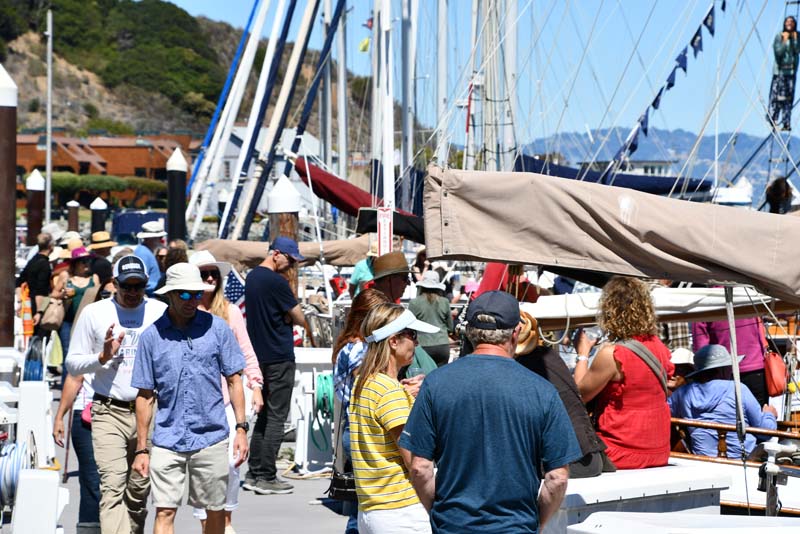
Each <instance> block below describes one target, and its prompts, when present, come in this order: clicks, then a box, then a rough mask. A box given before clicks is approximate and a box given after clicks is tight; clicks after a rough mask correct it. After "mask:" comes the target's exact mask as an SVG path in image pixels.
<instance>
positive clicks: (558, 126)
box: [555, 0, 605, 131]
mask: <svg viewBox="0 0 800 534" xmlns="http://www.w3.org/2000/svg"><path fill="white" fill-rule="evenodd" d="M604 4H605V0H600V5H599V6H598V8H597V13H595V16H594V21H593V22H592V29H591V31H590V32H589V39H588V41H587V46H586V47H585V48H584V49H583V52H582V53H581V58H580V60H579V61H578V66H577V68H576V69H575V76H574V77H573V78H572V83H571V84H570V87H569V91H567V97H566V99H565V100H566V102H569V99H570V98H571V97H572V91H573V90H574V89H575V83H576V82H577V81H578V76H579V75H580V72H581V67H582V66H583V61H584V59H586V54H587V53H588V52H589V46H591V44H592V39H593V38H594V30H595V28H596V27H597V20H598V19H599V18H600V12H601V11H602V10H603V5H604ZM566 111H567V105H565V106H564V108H563V109H562V110H561V114H560V115H559V117H558V121H557V122H556V128H555V131H559V130H560V129H561V122H562V121H563V120H564V114H565V113H566Z"/></svg>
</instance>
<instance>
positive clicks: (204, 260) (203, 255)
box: [189, 250, 231, 280]
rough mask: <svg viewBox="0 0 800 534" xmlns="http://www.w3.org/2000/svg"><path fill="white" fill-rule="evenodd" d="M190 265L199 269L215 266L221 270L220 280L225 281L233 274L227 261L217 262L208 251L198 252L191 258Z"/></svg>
mask: <svg viewBox="0 0 800 534" xmlns="http://www.w3.org/2000/svg"><path fill="white" fill-rule="evenodd" d="M189 263H191V264H192V265H197V267H198V268H199V269H202V268H203V267H207V266H210V265H211V266H214V267H216V268H217V269H219V274H220V278H221V279H222V280H225V279H226V278H227V277H228V273H229V272H231V264H230V263H228V262H227V261H217V259H216V258H215V257H214V255H213V254H211V253H210V252H209V251H207V250H198V251H197V252H195V253H193V254H192V255H191V256H189Z"/></svg>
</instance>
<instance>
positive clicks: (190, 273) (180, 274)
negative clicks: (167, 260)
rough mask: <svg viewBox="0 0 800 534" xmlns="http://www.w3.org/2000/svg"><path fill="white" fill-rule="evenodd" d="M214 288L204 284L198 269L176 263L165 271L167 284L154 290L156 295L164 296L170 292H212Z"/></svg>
mask: <svg viewBox="0 0 800 534" xmlns="http://www.w3.org/2000/svg"><path fill="white" fill-rule="evenodd" d="M214 289H216V288H215V287H214V286H212V285H209V284H206V283H204V282H203V280H202V279H201V278H200V269H198V268H197V265H192V264H191V263H176V264H175V265H173V266H172V267H170V268H169V269H167V283H166V284H164V287H162V288H161V289H156V291H155V293H156V295H165V294H167V293H169V292H170V291H214Z"/></svg>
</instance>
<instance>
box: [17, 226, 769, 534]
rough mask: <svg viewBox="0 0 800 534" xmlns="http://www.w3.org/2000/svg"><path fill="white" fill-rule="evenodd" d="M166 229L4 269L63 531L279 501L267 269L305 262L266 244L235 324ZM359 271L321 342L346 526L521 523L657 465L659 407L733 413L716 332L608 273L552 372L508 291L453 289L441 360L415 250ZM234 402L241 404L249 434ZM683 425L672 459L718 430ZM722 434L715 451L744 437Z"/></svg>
mask: <svg viewBox="0 0 800 534" xmlns="http://www.w3.org/2000/svg"><path fill="white" fill-rule="evenodd" d="M165 235H166V234H165V232H164V230H163V227H162V226H161V225H160V223H147V224H145V225H144V226H143V228H142V232H141V233H140V234H139V238H140V240H141V243H140V244H139V245H138V246H137V247H135V248H134V249H130V248H123V249H122V250H120V251H119V252H117V254H115V255H114V256H113V257H111V254H110V253H111V250H112V248H114V247H116V248H117V249H119V247H118V246H117V243H115V242H114V241H112V240H111V238H110V236H109V235H108V233H107V232H96V233H94V234H92V236H91V240H90V242H89V243H83V241H82V240H81V238H80V236H79V235H77V234H68V233H67V234H62V235H58V234H56V235H54V234H53V233H42V234H41V235H40V236H38V240H37V245H38V247H37V250H36V252H35V255H33V256H32V257H31V260H30V261H29V262H28V265H27V266H26V267H25V269H24V270H23V271H22V273H21V275H20V283H26V284H28V286H29V289H30V291H31V304H32V305H33V307H34V317H35V322H36V323H37V329H38V328H39V326H40V325H39V319H40V318H41V317H42V316H43V312H44V311H45V310H46V308H47V306H48V304H47V300H46V299H47V298H49V299H50V301H59V302H60V303H61V305H62V306H63V307H64V310H65V312H64V317H63V321H62V323H61V325H60V328H59V329H58V334H59V336H60V338H61V343H62V346H63V347H64V353H65V355H66V358H65V361H64V373H63V375H64V380H63V386H62V387H63V390H62V397H61V402H60V405H59V408H58V411H57V414H56V417H55V422H54V428H53V435H54V438H55V440H56V442H57V443H58V444H59V445H64V441H65V427H64V421H63V420H64V417H65V416H66V415H67V414H68V413H71V414H72V415H71V417H72V424H71V438H72V446H73V449H74V451H75V454H76V456H77V457H78V461H79V462H80V471H79V482H80V489H81V494H80V495H81V498H80V510H79V523H78V532H83V533H88V532H100V531H102V532H104V533H105V532H109V533H118V532H119V533H125V534H127V533H129V532H135V533H139V532H143V531H144V525H145V520H146V517H147V514H148V500H151V501H152V505H153V507H154V508H155V532H157V533H168V532H173V531H174V521H175V517H176V513H177V510H178V508H179V507H180V505H181V502H182V499H183V495H184V491H185V488H186V485H187V484H188V495H189V498H188V504H189V505H190V506H192V507H193V509H194V516H195V517H196V518H198V519H199V521H200V525H199V528H200V529H201V531H202V532H204V533H209V534H212V533H222V532H226V533H231V532H233V522H232V515H233V512H234V511H235V510H236V508H237V505H238V494H239V491H240V486H241V487H242V488H244V489H246V490H251V491H253V492H254V493H256V494H261V495H269V494H285V493H291V492H292V491H293V487H292V485H291V484H289V483H288V482H286V481H285V480H283V479H281V478H280V477H279V476H278V473H277V468H276V460H277V456H278V452H279V450H280V446H281V442H282V440H283V433H284V422H285V420H286V418H287V415H288V411H289V408H290V400H291V395H292V388H293V385H294V376H295V357H294V346H295V344H294V339H293V331H292V329H293V325H303V324H304V316H303V312H302V309H301V307H300V304H299V303H298V300H297V297H296V295H295V294H294V293H293V291H292V289H291V288H290V286H289V283H288V281H287V278H286V276H285V274H286V272H287V271H288V270H289V269H291V268H292V267H294V266H295V265H296V263H297V262H299V261H302V260H303V259H304V258H303V257H302V255H301V254H300V252H299V248H298V245H297V243H296V242H295V241H294V240H292V239H288V238H284V237H280V238H277V239H275V240H274V241H273V242H272V243H271V244H270V245H269V248H268V250H266V251H265V259H264V260H263V261H262V262H261V264H259V265H258V266H257V267H255V268H253V269H252V270H251V271H250V272H249V273H248V274H247V277H246V282H245V298H246V303H247V317H246V319H245V318H244V317H243V315H242V312H241V310H240V309H239V307H238V306H236V305H234V304H232V303H230V302H229V301H228V300H226V298H225V296H224V292H223V286H224V283H225V280H226V279H227V275H228V273H229V272H230V270H231V265H230V264H228V263H226V262H223V261H217V260H216V259H215V258H214V256H213V255H212V254H211V253H209V252H208V251H195V252H191V251H189V250H188V247H187V246H186V244H185V243H184V242H182V241H179V240H174V241H171V242H169V243H168V244H167V245H166V246H165V245H163V244H162V242H163V240H164V238H165ZM362 267H363V268H362V269H361V271H362V272H360V274H359V276H358V280H357V283H354V284H353V285H352V286H351V287H353V286H355V287H354V288H353V290H352V292H351V294H352V295H353V296H354V298H353V299H352V303H351V306H350V311H349V313H348V315H347V318H346V324H345V326H344V328H343V329H342V330H341V332H340V333H339V336H338V338H337V340H336V342H335V343H334V346H333V352H332V363H333V370H334V371H333V381H334V391H335V394H336V396H337V397H338V399H339V401H340V402H341V403H342V411H341V418H340V420H339V421H337V428H339V430H340V431H341V432H340V436H341V448H342V451H341V454H342V455H343V460H344V461H343V464H344V466H345V470H347V471H350V472H352V473H353V476H354V478H355V485H356V492H357V503H345V514H346V515H347V516H348V520H347V525H346V534H353V533H356V532H361V533H364V534H370V533H391V532H437V533H450V532H453V533H455V532H478V531H480V532H484V531H489V532H510V531H514V532H516V531H520V532H536V531H537V530H538V529H539V528H541V526H542V525H544V524H545V523H546V521H547V520H548V519H549V518H550V517H552V515H553V514H554V513H555V512H556V511H557V510H558V508H559V506H560V503H561V500H562V498H563V496H564V494H565V491H566V486H567V480H568V479H569V478H584V477H593V476H598V475H600V474H601V473H604V472H612V471H615V470H617V469H638V468H647V467H657V466H663V465H666V464H667V461H668V458H669V454H670V451H671V450H672V445H673V440H672V439H671V435H670V427H671V424H670V416H675V417H683V418H691V419H698V420H701V421H712V422H721V423H729V424H733V423H734V422H735V412H736V408H735V400H734V399H735V397H734V384H733V380H732V372H731V357H730V353H729V347H730V341H731V340H730V333H729V332H728V329H727V328H728V325H727V323H726V322H712V323H694V324H688V323H659V322H658V319H657V317H656V313H655V309H654V306H653V301H652V297H651V293H650V291H651V286H649V285H648V284H646V283H644V282H642V281H640V280H636V279H632V278H625V277H615V278H612V279H611V280H610V281H609V282H608V283H606V285H605V286H604V288H603V290H602V296H601V298H600V302H599V313H598V324H599V326H600V328H601V329H602V332H603V334H604V337H599V336H597V335H589V334H590V332H588V331H580V330H579V331H578V334H577V336H576V337H575V338H574V339H575V342H574V345H575V349H576V350H577V358H576V360H575V364H574V369H570V367H569V366H568V365H567V363H565V360H564V358H562V355H561V354H560V353H559V347H558V346H557V345H556V346H554V345H551V344H550V345H548V344H544V343H542V340H541V339H540V337H539V329H538V325H537V322H536V318H535V317H531V316H530V315H528V314H526V313H524V312H520V306H519V300H518V298H516V297H514V296H512V295H511V294H509V293H507V292H504V291H496V290H485V289H483V290H482V289H481V288H475V287H473V288H471V289H472V291H474V293H472V295H471V299H470V300H469V304H468V307H467V308H466V311H465V313H463V315H462V319H463V322H464V327H465V330H464V332H463V333H464V337H465V338H466V340H467V342H465V344H464V346H465V347H468V350H466V351H465V352H464V353H463V354H461V355H459V356H461V357H455V351H454V350H451V349H452V348H453V347H455V337H454V332H455V328H454V315H453V312H452V311H451V306H450V304H451V302H450V300H449V298H447V297H446V296H445V294H446V287H445V285H444V283H443V282H442V277H441V273H440V272H439V271H437V269H435V268H432V267H431V265H430V263H429V262H428V261H427V259H426V258H425V257H424V255H421V256H418V258H417V261H416V262H414V263H413V264H412V265H411V266H410V265H409V264H408V262H407V261H406V258H405V256H404V254H402V253H401V252H390V253H388V254H384V255H382V256H378V255H377V251H375V250H371V251H370V253H369V254H368V255H367V258H366V259H365V260H364V263H363V266H362ZM489 270H490V269H488V268H487V272H488V271H489ZM357 272H358V270H357ZM503 276H505V275H500V279H501V281H502V280H506V281H507V279H506V278H503ZM411 283H415V285H416V297H414V298H411V299H410V301H409V302H408V307H407V309H406V308H405V307H404V306H403V305H402V304H401V297H403V295H404V293H405V292H406V289H407V287H408V286H409V285H410V284H411ZM661 283H662V284H666V283H667V282H664V281H662V282H661ZM570 288H572V286H570ZM533 289H534V288H532V287H529V286H526V288H525V294H526V295H528V294H529V293H530V292H531V291H532V290H533ZM736 332H737V334H736V335H737V344H738V347H739V350H740V351H741V352H742V356H741V357H740V369H741V371H742V388H741V390H742V399H743V403H744V413H745V418H746V425H747V426H756V427H763V428H772V429H774V428H775V427H776V413H775V410H774V409H773V408H771V407H769V405H768V397H767V396H766V387H765V375H764V363H763V359H764V351H765V346H766V344H765V339H764V330H763V325H762V324H761V322H760V320H759V319H743V320H740V321H738V322H737V324H736ZM42 333H43V334H44V332H42ZM567 337H568V336H565V338H567ZM245 391H247V395H245ZM246 397H247V398H250V399H252V400H251V402H250V403H249V405H246V402H245V398H246ZM248 413H253V414H257V416H256V422H255V424H254V428H253V429H252V433H250V430H251V429H250V428H249V424H248V422H247V421H248ZM248 433H250V434H251V435H250V436H249V438H248ZM688 437H689V443H688V445H689V446H690V448H691V452H694V453H696V454H702V455H709V456H716V455H717V451H718V443H717V440H718V436H717V433H716V431H708V430H705V429H689V432H688ZM727 441H728V447H727V451H728V454H729V455H730V456H734V457H738V456H740V455H741V454H742V452H744V453H745V454H746V453H749V452H750V451H752V449H753V448H754V447H755V444H756V438H754V437H752V436H749V437H748V438H747V439H746V440H745V441H744V442H743V443H738V440H737V438H736V436H735V434H730V435H729V436H728V439H727ZM245 462H246V463H247V467H248V470H247V473H246V476H245V477H244V480H241V481H240V478H239V468H240V466H241V465H242V464H243V463H245ZM435 468H436V470H435Z"/></svg>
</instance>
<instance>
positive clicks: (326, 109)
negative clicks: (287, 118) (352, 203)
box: [319, 0, 333, 170]
mask: <svg viewBox="0 0 800 534" xmlns="http://www.w3.org/2000/svg"><path fill="white" fill-rule="evenodd" d="M332 12H333V9H332V7H331V0H325V3H324V5H323V15H322V16H323V18H322V27H323V32H322V33H323V35H325V36H326V37H327V36H328V33H330V31H331V13H332ZM322 72H323V80H324V88H323V91H322V100H321V102H320V114H319V116H320V120H321V121H322V127H321V128H320V131H321V132H322V154H321V156H322V161H324V162H325V166H326V167H327V168H328V170H331V169H332V167H333V108H332V107H331V62H330V60H328V61H325V66H324V67H323V71H322Z"/></svg>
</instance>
